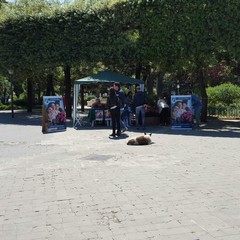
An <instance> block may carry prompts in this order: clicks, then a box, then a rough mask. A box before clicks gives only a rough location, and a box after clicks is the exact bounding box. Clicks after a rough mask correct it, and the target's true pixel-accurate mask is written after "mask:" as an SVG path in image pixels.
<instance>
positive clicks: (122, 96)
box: [113, 82, 127, 132]
mask: <svg viewBox="0 0 240 240" xmlns="http://www.w3.org/2000/svg"><path fill="white" fill-rule="evenodd" d="M113 88H114V90H115V92H116V95H117V97H118V98H119V99H120V118H121V119H122V117H121V116H122V113H123V111H124V105H125V93H124V92H123V90H122V89H121V85H120V83H119V82H115V83H114V84H113ZM120 123H121V128H122V131H123V132H124V131H126V130H127V127H126V126H125V123H124V121H122V120H121V121H120Z"/></svg>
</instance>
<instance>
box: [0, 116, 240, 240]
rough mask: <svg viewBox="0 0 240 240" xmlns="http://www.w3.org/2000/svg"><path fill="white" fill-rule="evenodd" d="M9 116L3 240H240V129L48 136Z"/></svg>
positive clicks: (4, 139)
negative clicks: (132, 141)
mask: <svg viewBox="0 0 240 240" xmlns="http://www.w3.org/2000/svg"><path fill="white" fill-rule="evenodd" d="M40 125H41V121H40V116H39V115H37V114H36V115H34V114H32V115H27V114H22V115H21V114H16V117H15V119H11V116H10V114H9V113H0V239H1V240H35V239H36V240H40V239H41V240H47V239H48V240H75V239H76V240H101V239H102V240H148V239H149V240H239V239H240V188H239V186H240V154H239V152H240V151H239V145H240V122H239V121H216V120H210V121H209V122H208V123H207V124H206V125H202V128H201V129H199V130H192V131H172V130H170V129H169V128H168V127H160V126H155V127H149V128H148V129H147V130H148V131H149V132H153V135H152V140H153V141H154V144H152V145H149V146H128V145H126V142H127V141H128V139H129V138H132V137H135V136H139V135H140V134H141V133H140V132H139V131H138V132H137V131H135V130H134V129H130V131H128V132H126V134H125V135H123V136H122V137H121V138H118V139H114V140H112V139H109V138H108V135H109V134H110V133H111V131H110V129H108V128H101V127H95V128H81V129H79V130H75V129H73V128H71V127H69V128H68V129H67V131H66V132H60V133H52V134H42V133H41V126H40Z"/></svg>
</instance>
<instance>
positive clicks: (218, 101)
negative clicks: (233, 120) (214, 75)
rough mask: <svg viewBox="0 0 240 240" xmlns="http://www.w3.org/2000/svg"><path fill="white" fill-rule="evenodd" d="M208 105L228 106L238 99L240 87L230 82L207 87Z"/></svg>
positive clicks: (239, 98)
mask: <svg viewBox="0 0 240 240" xmlns="http://www.w3.org/2000/svg"><path fill="white" fill-rule="evenodd" d="M207 95H208V103H209V106H218V105H219V106H229V105H232V104H237V103H239V101H240V87H238V86H237V85H234V84H232V83H224V84H221V85H218V86H216V87H209V88H207Z"/></svg>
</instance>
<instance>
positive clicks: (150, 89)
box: [147, 74, 154, 94]
mask: <svg viewBox="0 0 240 240" xmlns="http://www.w3.org/2000/svg"><path fill="white" fill-rule="evenodd" d="M153 87H154V76H153V74H150V75H149V76H148V80H147V92H148V94H153Z"/></svg>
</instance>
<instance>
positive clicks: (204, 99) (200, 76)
mask: <svg viewBox="0 0 240 240" xmlns="http://www.w3.org/2000/svg"><path fill="white" fill-rule="evenodd" d="M197 75H198V76H197V77H198V80H199V87H200V92H201V97H202V110H201V121H202V122H207V106H208V96H207V91H206V86H205V82H204V74H203V67H202V64H199V63H198V64H197Z"/></svg>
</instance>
